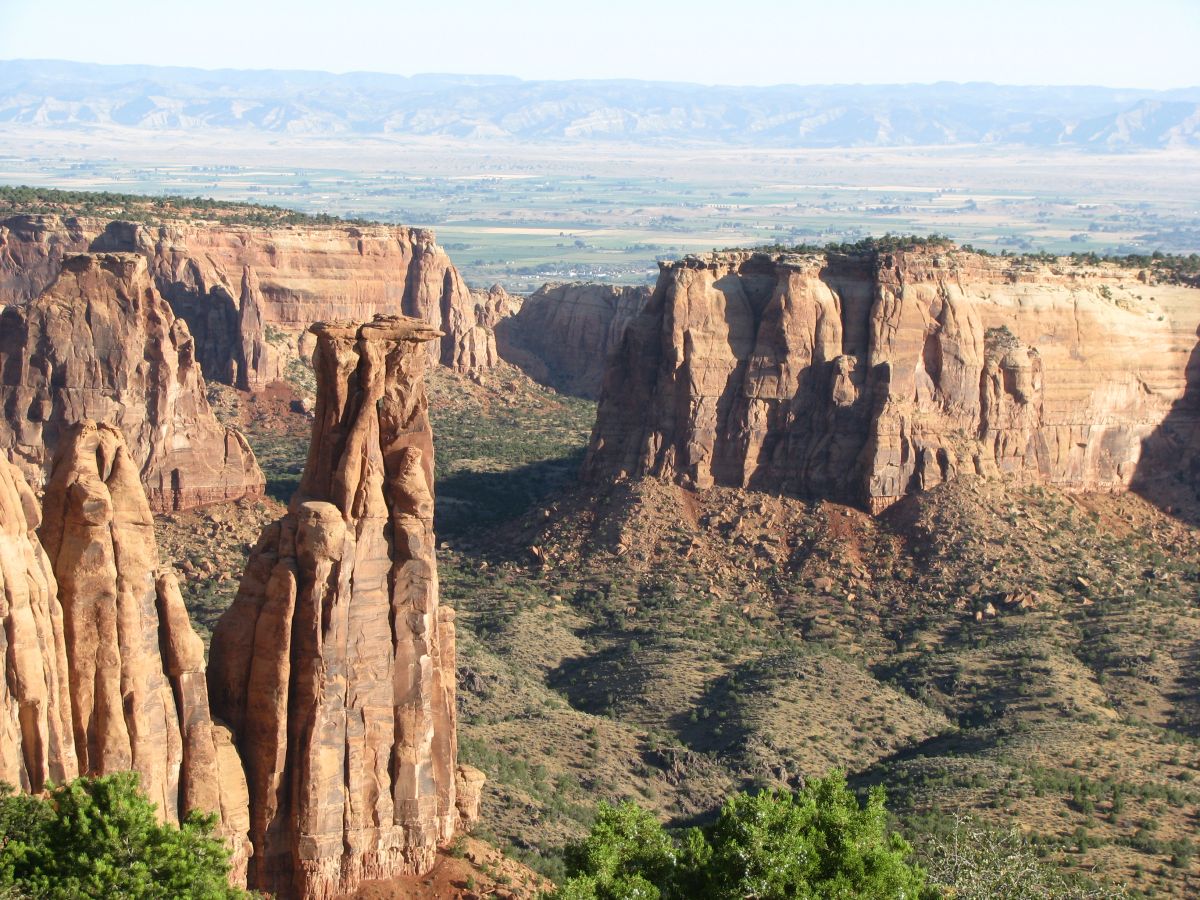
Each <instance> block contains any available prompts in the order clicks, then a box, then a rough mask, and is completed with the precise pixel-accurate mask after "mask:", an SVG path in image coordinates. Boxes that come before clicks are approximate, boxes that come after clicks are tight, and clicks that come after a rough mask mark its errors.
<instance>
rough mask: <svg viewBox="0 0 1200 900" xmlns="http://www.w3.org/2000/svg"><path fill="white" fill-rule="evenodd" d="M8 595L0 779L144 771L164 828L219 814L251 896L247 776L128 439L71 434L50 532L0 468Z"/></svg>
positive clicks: (55, 482)
mask: <svg viewBox="0 0 1200 900" xmlns="http://www.w3.org/2000/svg"><path fill="white" fill-rule="evenodd" d="M35 527H36V528H37V532H36V533H35V532H34V528H35ZM0 588H2V592H0V620H2V621H3V625H4V627H3V629H0V643H2V644H3V651H4V652H3V653H0V778H3V779H4V780H5V781H8V782H9V783H11V784H14V785H17V786H19V787H20V788H22V789H24V790H27V791H40V790H42V789H43V788H44V787H45V785H46V783H47V782H48V781H53V782H56V783H62V782H64V781H68V780H70V779H73V778H75V777H77V776H79V775H88V776H98V775H105V774H110V773H113V772H118V771H125V770H133V771H134V772H137V773H138V775H139V776H140V781H141V787H142V789H143V790H144V791H145V793H146V795H147V796H148V797H149V798H150V800H151V801H152V802H153V803H154V804H155V805H156V806H157V810H158V814H159V816H160V818H161V819H163V820H165V821H169V822H174V823H179V822H181V821H182V820H183V818H184V817H185V816H186V815H187V814H188V813H189V812H190V811H192V810H199V811H201V812H204V813H215V814H216V815H217V821H218V824H217V833H218V834H219V835H220V836H221V837H222V838H224V839H225V840H226V842H227V844H228V845H229V847H230V849H231V851H232V858H231V862H232V873H231V877H232V880H233V881H234V882H235V883H241V884H244V883H245V869H246V859H247V856H248V853H249V850H250V846H249V843H248V842H247V840H246V832H247V830H248V827H249V815H248V809H247V793H246V781H245V776H244V774H243V772H242V766H241V762H240V760H239V758H238V755H237V752H236V750H235V749H234V747H233V742H232V740H231V737H230V735H229V733H228V731H227V730H226V729H224V728H223V727H221V726H220V725H219V724H217V723H214V722H213V721H212V718H211V716H210V714H209V708H208V697H207V693H206V690H205V671H204V647H203V644H202V643H201V641H200V638H199V637H198V636H197V635H196V633H195V632H194V631H193V630H192V627H191V624H190V622H189V621H188V616H187V612H186V610H185V609H184V606H183V599H182V597H181V596H180V593H179V585H178V584H177V583H176V581H175V577H174V575H173V574H172V573H171V571H170V570H169V569H165V568H162V567H161V566H160V563H159V558H158V548H157V546H156V544H155V540H154V523H153V518H152V514H151V511H150V505H149V503H148V502H147V501H146V495H145V493H144V491H143V490H142V485H141V481H140V479H139V477H138V469H137V466H136V465H135V464H134V462H133V459H132V458H131V457H130V455H129V453H128V451H127V450H126V448H125V442H124V439H123V437H122V436H121V433H120V432H119V431H118V430H117V429H115V428H112V427H110V426H104V425H101V426H97V425H95V424H94V423H91V422H85V423H81V424H79V425H77V426H75V427H73V428H72V429H70V431H69V432H68V433H67V434H66V435H64V437H63V440H62V442H61V444H60V446H59V450H58V453H57V455H56V458H55V462H54V470H53V475H52V477H51V479H50V484H49V486H48V488H47V491H46V498H45V504H44V510H43V511H42V514H41V516H40V521H39V511H38V506H37V503H36V501H35V499H34V496H33V492H32V490H30V488H29V487H28V485H27V484H25V482H24V480H23V478H22V476H21V473H20V471H19V470H18V469H17V468H16V467H15V466H12V465H10V464H9V463H7V462H5V461H3V460H2V459H0Z"/></svg>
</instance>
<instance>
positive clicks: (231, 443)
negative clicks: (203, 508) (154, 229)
mask: <svg viewBox="0 0 1200 900" xmlns="http://www.w3.org/2000/svg"><path fill="white" fill-rule="evenodd" d="M0 406H2V408H3V417H2V418H0V449H3V450H7V451H8V452H9V454H10V455H11V456H12V458H13V460H14V461H15V462H17V463H18V465H21V466H22V468H23V469H24V470H25V472H26V475H27V476H28V477H29V480H30V481H31V483H33V484H35V485H40V484H41V480H42V476H43V470H44V468H45V467H46V466H47V464H48V462H49V460H50V458H51V457H52V455H53V453H54V452H55V450H56V448H57V447H58V445H59V442H60V441H61V440H62V439H63V437H64V435H65V433H66V431H67V429H69V428H70V427H71V426H72V425H73V424H74V423H77V422H80V421H83V420H84V419H94V420H96V421H101V422H106V423H108V424H112V425H115V426H117V427H118V428H120V430H121V431H122V433H123V434H124V436H125V439H126V441H127V442H128V444H129V447H130V453H131V455H132V457H133V459H134V462H135V464H136V466H137V468H138V471H139V472H140V473H141V479H142V483H143V484H144V486H145V488H146V492H147V494H148V496H149V500H150V505H151V507H152V508H153V509H154V510H156V511H158V512H167V511H171V510H178V509H186V508H188V507H192V506H197V505H199V504H203V503H210V502H214V501H218V500H230V499H235V498H238V497H244V496H252V495H255V494H258V493H261V492H262V488H263V476H262V472H261V471H259V468H258V465H257V463H256V462H255V460H254V454H253V452H252V451H251V450H250V447H249V445H248V444H247V443H246V441H245V439H244V438H243V437H242V436H241V435H240V434H239V433H238V432H236V431H234V430H232V429H229V428H225V427H224V426H222V425H221V424H220V423H218V422H217V420H216V419H215V418H214V417H213V415H212V412H211V410H210V409H209V406H208V402H207V400H206V398H205V386H204V379H203V377H202V375H201V373H200V366H199V364H198V363H197V361H196V358H195V347H194V343H193V340H192V336H191V334H190V333H189V331H188V327H187V324H186V323H185V322H184V321H183V320H182V319H179V318H176V317H175V316H174V315H173V314H172V312H171V309H170V307H169V306H168V305H167V304H166V303H165V302H164V301H163V299H162V297H161V296H160V295H159V293H158V291H157V290H156V289H155V287H154V282H153V280H152V278H151V277H150V272H149V269H148V268H147V264H146V260H145V258H144V257H142V256H139V255H136V254H121V253H99V254H80V255H76V256H70V257H67V258H66V259H65V260H64V262H63V265H62V270H61V271H60V273H59V275H58V277H57V278H56V280H55V281H54V282H53V284H51V285H50V287H48V288H47V289H46V290H45V291H44V292H43V293H42V294H40V295H39V296H38V297H37V298H36V299H34V300H32V301H30V302H29V303H27V304H24V305H19V306H18V305H12V306H8V307H5V308H4V310H3V311H2V312H0Z"/></svg>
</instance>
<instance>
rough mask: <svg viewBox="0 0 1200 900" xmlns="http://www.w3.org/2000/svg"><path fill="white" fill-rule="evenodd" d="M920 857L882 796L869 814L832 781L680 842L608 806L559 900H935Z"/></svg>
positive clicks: (747, 800)
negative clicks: (897, 830) (895, 826)
mask: <svg viewBox="0 0 1200 900" xmlns="http://www.w3.org/2000/svg"><path fill="white" fill-rule="evenodd" d="M910 850H911V848H910V847H909V845H908V844H907V843H906V842H905V841H904V839H903V838H901V837H900V836H899V835H898V834H891V833H888V831H887V811H886V809H885V808H884V795H883V791H882V789H880V788H877V789H876V790H874V791H872V793H871V795H870V798H869V800H868V801H867V803H866V805H865V806H860V805H859V803H858V801H857V799H856V798H855V797H854V795H853V794H852V793H851V792H850V790H849V788H847V786H846V779H845V776H844V775H843V774H842V773H841V772H836V771H835V772H833V773H832V774H830V775H829V776H828V777H826V778H823V779H817V780H814V781H813V782H811V783H810V784H809V785H808V786H807V787H806V788H805V789H804V790H802V791H800V792H798V793H791V792H788V791H764V792H762V793H759V794H755V795H750V794H736V795H734V796H733V797H731V798H729V799H728V800H727V801H726V802H725V805H724V806H723V807H722V808H721V812H720V815H719V816H718V818H717V820H716V822H714V823H713V824H712V825H710V826H708V827H707V828H704V829H699V828H692V829H689V830H688V831H686V832H685V833H684V834H683V835H682V836H680V837H679V838H678V839H675V838H672V837H671V836H670V835H668V834H667V832H666V831H665V830H664V829H663V827H662V825H660V824H659V823H658V822H657V821H656V820H655V819H654V818H653V817H652V816H651V815H650V814H649V813H647V812H645V811H644V810H642V809H640V808H639V807H638V806H637V805H636V804H634V803H632V802H625V803H623V804H621V805H620V806H616V807H614V806H609V805H607V804H602V805H601V807H600V810H599V813H598V815H597V820H596V824H595V826H594V827H593V828H592V832H591V834H590V835H588V837H587V839H586V840H584V841H583V842H582V843H580V844H578V845H576V846H575V847H573V848H572V849H571V851H570V852H569V854H568V856H567V871H568V873H569V874H570V876H571V877H570V878H568V879H567V881H566V882H564V883H563V885H562V887H561V888H560V889H559V891H558V892H557V893H556V894H554V895H553V896H554V897H556V898H558V900H683V898H693V897H705V898H711V900H741V898H744V897H754V898H757V900H775V898H779V900H782V898H785V897H786V898H791V897H805V898H812V900H825V898H828V900H834V898H838V900H841V898H847V900H848V898H863V900H870V898H879V900H884V898H887V900H899V898H928V897H936V896H938V895H937V893H936V892H935V891H933V890H932V889H931V888H927V887H926V885H925V873H924V872H923V871H922V870H921V869H920V868H919V867H917V866H915V865H912V864H910V863H909V862H908V861H907V860H908V857H909V855H910Z"/></svg>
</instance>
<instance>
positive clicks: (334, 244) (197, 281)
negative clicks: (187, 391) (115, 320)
mask: <svg viewBox="0 0 1200 900" xmlns="http://www.w3.org/2000/svg"><path fill="white" fill-rule="evenodd" d="M87 250H91V251H93V252H121V253H139V254H141V255H142V256H144V257H145V258H146V260H147V262H148V265H149V269H150V273H151V275H152V277H153V279H154V283H155V286H156V287H157V288H158V290H159V292H160V293H161V294H162V295H163V297H164V298H165V299H166V300H167V302H168V303H170V305H171V309H172V311H173V312H174V313H175V315H176V316H178V317H179V318H181V319H183V320H184V321H186V322H187V323H188V326H189V328H190V330H191V332H192V336H193V338H194V339H195V342H196V358H197V359H198V360H199V362H200V365H201V366H202V368H203V371H204V374H205V377H207V378H209V379H210V380H213V381H221V382H224V383H226V384H230V385H233V386H234V387H238V388H241V389H243V390H253V389H257V388H260V387H262V386H264V385H266V384H267V383H269V382H270V381H273V380H275V379H277V378H279V377H280V375H281V374H282V372H283V369H284V368H285V367H286V365H287V363H288V361H289V360H291V359H294V358H296V356H297V355H298V354H299V353H301V352H302V351H303V349H304V348H302V347H300V346H299V338H300V336H301V335H302V334H303V332H304V329H305V328H307V326H308V325H309V323H311V322H314V321H317V320H320V319H355V320H365V319H369V318H370V317H371V316H373V315H375V314H376V313H383V314H403V315H408V316H413V317H415V318H419V319H423V320H424V321H426V322H428V323H430V324H431V325H433V326H435V327H436V328H438V329H439V330H441V331H442V332H443V333H444V334H443V336H442V337H441V339H440V340H438V341H435V342H432V343H430V345H429V347H428V348H427V349H428V352H429V356H430V360H431V361H432V362H435V363H441V364H442V365H445V366H447V367H449V368H452V369H455V370H458V371H464V372H480V371H484V370H487V369H490V368H492V367H494V366H495V365H496V364H497V362H498V359H499V357H498V355H497V353H496V340H495V335H494V331H493V330H494V328H495V325H496V322H498V321H499V320H500V319H502V318H504V317H505V316H507V315H510V314H511V313H512V312H513V311H515V309H516V306H517V302H516V301H515V300H514V299H513V298H511V297H509V296H508V295H507V294H505V293H504V291H503V290H501V289H499V288H493V289H491V290H490V291H472V290H470V289H469V288H468V287H467V286H466V284H465V283H464V282H463V280H462V278H461V277H460V276H459V274H458V270H457V269H455V268H454V264H453V263H451V262H450V258H449V257H448V256H447V255H446V253H445V251H444V250H442V248H441V247H439V246H438V245H437V243H436V242H435V239H434V235H433V232H431V231H427V230H423V229H416V228H404V227H400V226H390V225H327V226H317V225H271V226H260V225H241V224H235V223H231V222H224V223H220V224H212V223H186V222H179V223H174V224H161V225H149V224H141V223H137V222H127V221H104V220H102V219H95V218H84V217H78V218H76V217H60V216H50V215H44V216H32V215H20V216H12V217H9V218H6V219H3V220H0V305H6V304H12V303H25V302H27V301H29V300H31V299H32V298H34V297H36V296H37V295H38V294H39V293H40V292H41V291H42V290H44V289H45V288H46V287H47V286H48V285H49V284H50V283H51V282H52V281H53V280H54V278H55V277H56V276H57V275H58V272H59V270H60V269H61V266H62V260H63V258H64V256H66V255H70V254H72V253H80V252H84V251H87Z"/></svg>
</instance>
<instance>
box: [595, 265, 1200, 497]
mask: <svg viewBox="0 0 1200 900" xmlns="http://www.w3.org/2000/svg"><path fill="white" fill-rule="evenodd" d="M1198 322H1200V291H1198V290H1196V289H1194V288H1190V287H1182V286H1178V285H1170V284H1162V283H1155V278H1154V276H1153V274H1152V273H1150V272H1147V271H1138V270H1132V269H1122V268H1118V267H1116V266H1096V267H1082V266H1079V267H1073V266H1070V265H1068V264H1065V263H1054V262H1029V261H1020V260H1011V259H1003V258H993V257H983V256H979V255H976V254H973V253H967V252H963V251H960V250H956V249H954V248H950V247H926V248H923V249H912V250H899V251H895V252H887V253H884V252H879V253H862V254H851V255H841V254H829V255H826V254H808V255H800V254H795V255H793V254H766V253H757V252H751V251H733V252H726V253H720V254H713V255H709V256H704V257H689V258H688V259H685V260H683V261H680V262H677V263H667V264H664V265H663V267H662V271H661V273H660V278H659V282H658V285H657V286H656V288H655V291H654V294H653V296H652V297H651V299H650V301H649V303H648V304H647V306H646V308H645V309H644V311H643V312H642V313H641V314H640V315H639V316H638V317H637V318H635V319H634V320H633V322H632V323H631V324H630V326H629V327H628V329H627V330H626V332H625V335H624V338H623V341H622V343H621V345H620V347H619V349H618V350H617V351H616V353H615V355H614V357H613V359H612V361H611V364H610V366H609V370H608V373H607V375H606V376H605V383H604V389H603V393H602V397H601V402H600V408H599V412H598V417H597V423H596V428H595V431H594V433H593V436H592V441H591V445H590V448H589V451H588V458H587V461H586V464H585V475H586V476H587V477H589V478H592V479H600V480H604V479H608V478H612V477H619V476H622V475H641V474H653V475H660V476H663V477H666V478H670V479H677V480H680V481H682V482H686V483H689V484H692V485H695V486H697V487H701V488H704V487H708V486H710V485H714V484H721V485H731V486H745V487H753V488H758V489H767V490H779V491H783V492H787V493H793V494H797V495H801V496H821V497H828V498H834V499H839V500H844V501H849V502H854V503H857V504H861V505H863V506H865V507H867V508H869V509H870V510H872V511H875V512H878V511H880V510H882V509H884V508H885V507H887V506H888V505H890V504H892V503H894V502H895V501H896V500H898V499H899V498H901V497H903V496H904V495H905V494H907V493H909V492H911V491H914V490H917V489H926V488H929V487H931V486H933V485H936V484H938V483H940V482H941V481H943V480H945V479H947V478H950V477H953V476H954V475H956V474H959V473H961V472H974V473H977V474H981V475H995V474H1000V473H1004V474H1007V475H1012V476H1015V477H1017V478H1019V479H1024V480H1028V481H1036V482H1043V483H1052V484H1056V485H1060V486H1062V487H1064V488H1067V489H1073V490H1115V489H1122V488H1125V487H1126V486H1128V485H1129V484H1130V482H1131V481H1132V480H1133V479H1134V477H1135V475H1137V474H1138V465H1139V460H1141V458H1142V453H1143V445H1144V444H1145V442H1147V441H1148V440H1150V441H1152V442H1153V441H1154V440H1157V438H1158V432H1160V430H1161V428H1162V425H1163V423H1164V421H1165V420H1166V419H1167V418H1168V416H1174V417H1175V419H1176V420H1179V419H1180V418H1181V417H1182V418H1183V419H1187V418H1188V416H1189V412H1188V410H1189V409H1192V407H1193V406H1194V404H1189V403H1186V402H1184V396H1185V393H1189V394H1190V392H1192V391H1194V390H1195V389H1196V388H1197V385H1196V384H1194V383H1193V382H1195V381H1196V379H1197V378H1200V369H1197V367H1196V366H1194V365H1190V364H1189V363H1190V357H1191V354H1192V353H1193V351H1194V350H1195V347H1196V333H1197V323H1198ZM1175 425H1176V428H1175V431H1176V433H1184V432H1187V433H1190V432H1191V431H1194V422H1192V423H1191V424H1190V425H1189V423H1188V422H1183V421H1176V422H1175Z"/></svg>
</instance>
